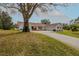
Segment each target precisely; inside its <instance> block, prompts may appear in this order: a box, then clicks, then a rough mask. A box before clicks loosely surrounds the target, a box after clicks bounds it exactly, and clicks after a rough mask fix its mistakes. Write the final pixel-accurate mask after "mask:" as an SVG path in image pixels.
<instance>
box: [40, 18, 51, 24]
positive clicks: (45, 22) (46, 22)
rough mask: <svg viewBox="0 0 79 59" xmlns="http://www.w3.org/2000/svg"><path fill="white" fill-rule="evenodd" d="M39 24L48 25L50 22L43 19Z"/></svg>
mask: <svg viewBox="0 0 79 59" xmlns="http://www.w3.org/2000/svg"><path fill="white" fill-rule="evenodd" d="M41 23H42V24H50V23H51V22H50V20H49V19H43V20H41Z"/></svg>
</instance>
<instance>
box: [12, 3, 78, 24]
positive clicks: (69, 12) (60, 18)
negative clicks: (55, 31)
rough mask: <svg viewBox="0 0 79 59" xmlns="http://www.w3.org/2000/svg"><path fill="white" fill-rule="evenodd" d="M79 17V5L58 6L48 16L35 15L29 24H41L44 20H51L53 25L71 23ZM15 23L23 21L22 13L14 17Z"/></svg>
mask: <svg viewBox="0 0 79 59" xmlns="http://www.w3.org/2000/svg"><path fill="white" fill-rule="evenodd" d="M78 16H79V4H77V3H76V4H71V5H69V6H66V7H64V6H57V7H56V9H54V10H53V11H51V12H49V14H48V15H46V14H41V13H40V14H38V15H36V13H33V15H32V17H31V18H30V20H29V22H34V23H40V22H41V20H42V19H50V21H51V23H69V21H70V20H72V19H75V18H77V17H78ZM12 18H13V21H14V22H17V21H23V17H22V15H21V14H20V13H16V14H14V15H12Z"/></svg>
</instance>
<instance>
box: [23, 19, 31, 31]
mask: <svg viewBox="0 0 79 59" xmlns="http://www.w3.org/2000/svg"><path fill="white" fill-rule="evenodd" d="M23 32H30V29H29V21H28V19H24V27H23Z"/></svg>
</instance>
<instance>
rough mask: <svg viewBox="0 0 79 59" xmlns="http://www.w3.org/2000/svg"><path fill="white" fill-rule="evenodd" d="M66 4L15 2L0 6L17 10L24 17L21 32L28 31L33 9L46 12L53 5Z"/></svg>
mask: <svg viewBox="0 0 79 59" xmlns="http://www.w3.org/2000/svg"><path fill="white" fill-rule="evenodd" d="M59 5H60V6H66V5H67V4H55V3H48V4H46V3H17V4H15V3H14V4H12V3H11V4H0V6H2V7H4V8H6V9H12V10H13V9H15V10H18V11H19V12H20V13H21V14H22V16H23V19H24V27H23V32H29V31H30V30H29V19H30V18H31V16H32V15H33V13H34V11H36V10H37V9H40V11H41V12H43V13H46V12H48V11H51V10H52V9H51V8H52V7H54V6H59Z"/></svg>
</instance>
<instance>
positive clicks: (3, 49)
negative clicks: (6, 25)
mask: <svg viewBox="0 0 79 59" xmlns="http://www.w3.org/2000/svg"><path fill="white" fill-rule="evenodd" d="M0 55H2V56H4V55H5V56H12V55H13V56H28V55H30V56H34V55H35V56H37V55H38V56H46V55H47V56H49V55H50V56H77V55H78V56H79V51H77V50H75V49H74V48H72V47H69V46H67V45H65V44H63V43H61V42H59V41H57V40H55V39H53V38H50V37H47V36H45V35H42V34H38V33H22V32H19V31H13V30H10V31H3V30H0Z"/></svg>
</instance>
